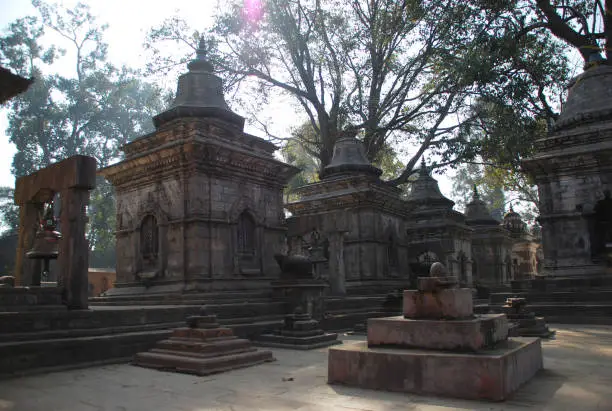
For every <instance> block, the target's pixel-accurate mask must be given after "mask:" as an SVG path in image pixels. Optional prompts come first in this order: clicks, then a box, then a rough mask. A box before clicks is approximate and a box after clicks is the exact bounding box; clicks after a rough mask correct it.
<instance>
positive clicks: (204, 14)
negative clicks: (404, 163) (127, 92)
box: [0, 0, 453, 199]
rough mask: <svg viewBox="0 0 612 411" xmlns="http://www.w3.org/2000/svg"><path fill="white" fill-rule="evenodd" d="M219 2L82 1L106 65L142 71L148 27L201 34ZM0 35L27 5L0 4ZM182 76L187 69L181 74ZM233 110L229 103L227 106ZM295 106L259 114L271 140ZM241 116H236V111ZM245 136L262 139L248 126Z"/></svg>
mask: <svg viewBox="0 0 612 411" xmlns="http://www.w3.org/2000/svg"><path fill="white" fill-rule="evenodd" d="M217 1H222V0H197V1H194V0H172V1H156V0H89V1H85V3H86V4H88V5H89V6H90V8H91V12H92V14H93V15H95V16H96V17H97V20H98V22H99V23H101V24H102V23H107V24H108V29H107V30H106V32H105V33H104V40H105V41H106V42H107V43H108V45H109V46H108V53H109V60H110V61H111V62H112V63H113V64H115V65H117V66H119V65H122V64H126V65H128V66H130V67H134V68H138V67H144V65H145V64H146V56H145V51H144V49H143V46H142V44H143V41H144V38H145V35H146V32H147V30H148V29H149V28H151V27H152V26H155V25H158V24H161V23H162V22H163V20H164V19H166V18H169V17H172V16H175V15H177V16H179V17H182V18H183V19H185V20H186V21H187V23H188V24H189V25H190V26H191V27H193V28H195V29H199V30H203V29H205V28H207V27H208V26H209V25H210V24H211V23H212V18H213V14H214V11H215V9H216V7H217ZM76 3H77V1H74V0H64V1H60V2H58V4H61V5H64V6H67V7H71V6H73V5H74V4H76ZM0 10H2V13H0V29H1V30H2V31H4V30H5V28H6V27H7V26H8V24H9V23H11V22H12V21H14V20H15V19H17V18H20V17H25V16H27V15H36V16H38V13H37V12H36V10H35V9H34V7H33V6H32V5H31V3H30V1H29V0H0ZM54 69H55V70H57V71H58V72H60V73H62V74H66V75H67V74H69V73H70V70H72V67H71V65H69V64H68V62H67V61H61V60H60V61H58V62H56V63H55V64H54ZM185 70H186V69H185ZM166 80H167V81H164V83H166V84H170V85H171V86H172V87H174V84H176V80H177V79H166ZM230 104H231V102H230ZM291 107H293V105H289V104H286V101H282V100H277V101H272V102H271V104H270V105H269V106H268V107H267V108H266V110H265V111H264V112H263V113H262V114H263V117H264V118H268V119H271V120H272V121H273V122H274V124H273V129H274V130H275V134H276V133H279V134H284V135H288V133H289V132H290V129H291V127H293V126H296V125H299V124H301V123H302V122H303V117H302V116H301V115H299V114H297V113H295V112H293V111H291V110H292V108H291ZM236 111H238V113H239V114H240V110H236ZM6 112H7V109H6V108H0V153H2V154H0V186H14V184H15V178H14V177H13V176H12V174H11V163H12V160H13V155H14V154H15V151H16V149H15V146H14V145H13V144H11V143H10V142H9V137H8V136H7V135H6V132H5V131H6V128H7V126H8V123H7V118H6ZM246 131H247V132H252V133H253V134H255V135H260V136H262V135H263V134H262V132H258V131H256V130H255V129H253V128H250V127H249V126H247V129H246ZM451 176H452V171H450V172H448V173H447V174H446V175H436V176H435V178H436V179H437V180H438V181H439V183H440V189H441V191H442V193H443V194H444V195H446V196H447V197H449V198H451V199H452V198H453V196H452V183H451V181H450V178H449V177H451Z"/></svg>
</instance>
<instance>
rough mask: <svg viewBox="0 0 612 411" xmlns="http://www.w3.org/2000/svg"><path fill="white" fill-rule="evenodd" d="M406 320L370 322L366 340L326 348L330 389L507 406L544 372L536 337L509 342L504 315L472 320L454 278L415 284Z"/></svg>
mask: <svg viewBox="0 0 612 411" xmlns="http://www.w3.org/2000/svg"><path fill="white" fill-rule="evenodd" d="M418 283H419V290H408V291H405V292H404V316H403V317H402V316H399V317H390V318H376V319H370V320H368V341H367V343H358V344H351V345H344V346H342V347H332V348H330V349H329V361H328V383H330V384H333V383H337V384H346V385H351V386H357V387H361V388H370V389H382V390H389V391H403V392H411V393H417V394H434V395H444V396H452V397H458V398H467V399H486V400H493V401H502V400H505V399H506V398H507V397H508V395H510V394H511V393H512V392H514V391H515V390H516V389H518V388H519V387H520V386H521V385H522V384H523V383H525V382H527V381H528V380H530V379H531V378H532V377H533V376H534V375H535V373H536V372H537V371H538V370H539V369H540V368H542V348H541V344H540V340H539V339H538V338H522V339H508V320H507V318H506V316H505V315H504V314H497V315H495V314H493V315H479V316H474V315H473V307H472V304H471V290H470V289H460V288H455V287H456V280H455V279H453V278H449V277H447V278H437V277H430V278H423V279H419V282H418Z"/></svg>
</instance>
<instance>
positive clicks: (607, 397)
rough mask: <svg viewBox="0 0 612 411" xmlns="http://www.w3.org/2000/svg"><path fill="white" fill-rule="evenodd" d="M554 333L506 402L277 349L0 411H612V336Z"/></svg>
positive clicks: (18, 383) (128, 378) (100, 377)
mask: <svg viewBox="0 0 612 411" xmlns="http://www.w3.org/2000/svg"><path fill="white" fill-rule="evenodd" d="M551 328H552V329H555V330H557V336H556V339H554V340H549V341H544V343H543V351H544V367H545V370H543V371H541V372H540V373H539V374H538V375H537V376H536V377H535V378H534V379H533V380H532V381H531V382H530V383H529V384H528V385H526V386H524V387H522V388H521V389H520V390H519V391H518V392H517V393H516V394H515V395H514V396H513V397H512V398H511V399H510V400H508V401H506V402H504V403H487V402H473V401H462V400H456V399H445V398H434V397H422V396H417V395H406V394H396V393H388V392H379V391H368V390H361V389H355V388H349V387H342V386H331V385H327V384H326V379H327V349H320V350H314V351H306V352H303V351H291V350H282V349H273V351H274V355H275V356H276V358H277V360H278V361H276V362H273V363H268V364H263V365H258V366H255V367H250V368H245V369H241V370H235V371H231V372H227V373H224V374H219V375H213V376H209V377H196V376H191V375H185V374H175V373H168V372H160V371H155V370H149V369H145V368H139V367H134V366H131V365H127V364H120V365H106V366H100V367H94V368H88V369H80V370H71V371H63V372H55V373H49V374H45V375H38V376H30V377H23V378H16V379H11V380H3V381H0V411H5V410H10V411H90V410H91V411H102V410H104V411H153V410H160V411H205V410H206V411H208V410H210V411H221V410H223V411H226V410H234V411H241V410H245V411H246V410H249V411H251V410H252V411H255V410H265V411H281V410H283V411H284V410H299V411H311V410H312V411H314V410H317V411H318V410H334V411H351V410H353V411H358V410H362V411H364V410H371V411H396V410H397V411H399V410H410V411H450V410H482V411H484V410H487V411H501V410H508V411H511V410H527V409H532V410H545V411H566V410H567V411H570V410H571V411H595V410H598V411H612V327H609V326H568V325H563V326H561V325H559V326H557V325H551ZM342 338H343V339H344V343H345V344H351V343H352V342H354V341H357V340H363V337H358V336H343V337H342ZM466 378H469V375H466Z"/></svg>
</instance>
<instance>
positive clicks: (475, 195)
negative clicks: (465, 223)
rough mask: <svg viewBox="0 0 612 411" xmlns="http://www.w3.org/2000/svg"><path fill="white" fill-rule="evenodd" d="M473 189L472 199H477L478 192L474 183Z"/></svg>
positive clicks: (478, 196)
mask: <svg viewBox="0 0 612 411" xmlns="http://www.w3.org/2000/svg"><path fill="white" fill-rule="evenodd" d="M473 189H474V200H479V199H480V194H479V193H478V187H477V186H476V184H474V185H473Z"/></svg>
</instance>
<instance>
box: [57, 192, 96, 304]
mask: <svg viewBox="0 0 612 411" xmlns="http://www.w3.org/2000/svg"><path fill="white" fill-rule="evenodd" d="M61 197H62V212H61V214H60V223H61V226H62V235H63V238H62V240H61V241H60V250H59V257H58V264H57V268H58V271H59V273H60V276H59V278H60V279H61V282H62V285H63V286H64V292H65V298H66V305H67V306H68V308H70V309H86V308H87V307H88V301H87V299H88V284H89V282H88V279H87V271H88V268H89V245H88V241H87V239H86V238H85V229H86V225H87V216H86V214H85V207H86V206H87V203H88V202H89V190H87V189H80V188H68V189H65V190H63V191H62V192H61Z"/></svg>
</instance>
